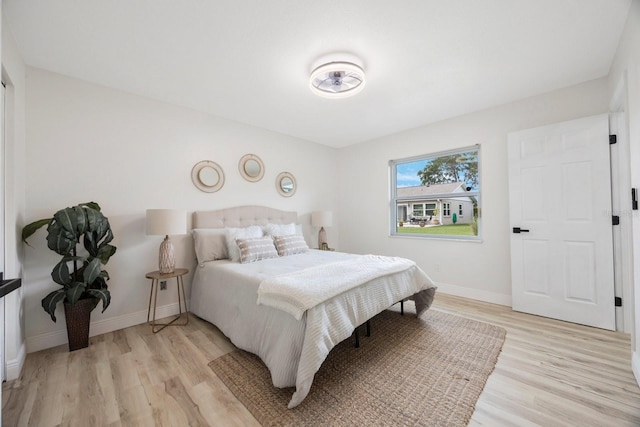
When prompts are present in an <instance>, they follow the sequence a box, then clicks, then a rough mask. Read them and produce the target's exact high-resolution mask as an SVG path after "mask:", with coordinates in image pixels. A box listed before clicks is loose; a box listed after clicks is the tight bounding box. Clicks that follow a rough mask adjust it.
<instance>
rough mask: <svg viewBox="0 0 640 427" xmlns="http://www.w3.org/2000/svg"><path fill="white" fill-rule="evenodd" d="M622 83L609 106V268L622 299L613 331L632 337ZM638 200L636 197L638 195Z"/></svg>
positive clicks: (628, 188)
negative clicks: (613, 219) (615, 220)
mask: <svg viewBox="0 0 640 427" xmlns="http://www.w3.org/2000/svg"><path fill="white" fill-rule="evenodd" d="M626 86H627V85H626V80H625V78H624V76H622V77H621V78H620V80H619V81H618V84H617V86H616V90H615V91H614V92H613V95H612V97H611V101H610V103H609V133H610V134H612V135H616V136H617V142H616V144H613V145H611V150H610V154H611V198H612V200H611V206H612V209H613V213H612V214H613V215H618V216H619V217H620V225H619V226H616V227H614V233H613V247H614V254H613V268H614V283H615V291H616V296H618V297H622V307H619V308H618V307H616V330H618V331H622V332H625V333H630V334H633V330H634V320H633V313H634V293H633V282H634V277H633V235H632V219H633V211H632V210H631V165H630V163H629V158H630V147H629V135H628V126H627V115H626V111H627V105H626V104H627V102H626V101H627V99H626V96H625V94H626V93H627V90H626ZM639 197H640V195H639Z"/></svg>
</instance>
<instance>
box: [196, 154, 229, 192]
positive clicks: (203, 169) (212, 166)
mask: <svg viewBox="0 0 640 427" xmlns="http://www.w3.org/2000/svg"><path fill="white" fill-rule="evenodd" d="M191 181H193V185H195V186H196V188H198V190H200V191H204V192H205V193H215V192H216V191H218V190H220V189H221V188H222V186H223V185H224V172H223V171H222V168H221V167H220V165H219V164H217V163H216V162H212V161H211V160H203V161H201V162H198V163H196V164H195V166H194V167H193V169H191Z"/></svg>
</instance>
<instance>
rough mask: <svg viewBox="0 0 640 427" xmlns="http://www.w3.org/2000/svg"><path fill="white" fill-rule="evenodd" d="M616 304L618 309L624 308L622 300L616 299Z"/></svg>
mask: <svg viewBox="0 0 640 427" xmlns="http://www.w3.org/2000/svg"><path fill="white" fill-rule="evenodd" d="M615 304H616V307H622V298H620V297H615Z"/></svg>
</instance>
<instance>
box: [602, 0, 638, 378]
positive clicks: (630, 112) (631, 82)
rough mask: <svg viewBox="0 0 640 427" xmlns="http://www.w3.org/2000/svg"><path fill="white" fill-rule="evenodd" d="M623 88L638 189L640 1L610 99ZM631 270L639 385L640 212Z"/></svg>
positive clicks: (634, 217) (631, 16)
mask: <svg viewBox="0 0 640 427" xmlns="http://www.w3.org/2000/svg"><path fill="white" fill-rule="evenodd" d="M619 85H622V88H623V95H624V96H625V98H626V102H625V116H626V122H627V134H628V137H629V149H630V150H629V151H630V156H629V161H630V165H631V167H630V170H631V186H632V187H633V188H636V189H640V168H638V165H639V164H640V0H634V1H633V2H632V4H631V8H630V10H629V15H628V17H627V22H626V24H625V28H624V31H623V33H622V37H621V39H620V44H619V45H618V50H617V52H616V56H615V58H614V61H613V64H612V66H611V71H610V73H609V90H610V96H613V94H614V92H615V91H616V89H617V88H618V87H619ZM631 217H632V227H633V270H634V293H635V297H634V299H635V301H634V304H635V307H634V313H635V328H634V329H635V332H634V337H633V338H634V339H633V343H632V347H633V371H634V373H635V376H636V379H637V380H638V382H639V383H640V348H639V346H640V211H633V212H632V216H631Z"/></svg>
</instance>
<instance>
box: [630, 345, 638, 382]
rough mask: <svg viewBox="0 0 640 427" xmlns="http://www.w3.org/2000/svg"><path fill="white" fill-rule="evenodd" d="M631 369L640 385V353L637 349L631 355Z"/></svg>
mask: <svg viewBox="0 0 640 427" xmlns="http://www.w3.org/2000/svg"><path fill="white" fill-rule="evenodd" d="M631 369H632V370H633V375H635V377H636V382H637V383H638V385H639V386H640V354H638V353H637V352H635V351H634V352H633V353H632V355H631Z"/></svg>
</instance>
